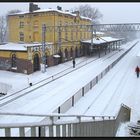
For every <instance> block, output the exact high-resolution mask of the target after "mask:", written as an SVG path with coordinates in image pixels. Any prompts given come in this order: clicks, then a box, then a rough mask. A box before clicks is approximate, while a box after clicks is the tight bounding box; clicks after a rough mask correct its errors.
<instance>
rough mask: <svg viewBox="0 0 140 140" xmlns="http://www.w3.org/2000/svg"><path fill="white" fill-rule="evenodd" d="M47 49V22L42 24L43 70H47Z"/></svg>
mask: <svg viewBox="0 0 140 140" xmlns="http://www.w3.org/2000/svg"><path fill="white" fill-rule="evenodd" d="M45 49H46V24H43V25H42V67H41V68H42V72H43V73H44V72H46V56H45Z"/></svg>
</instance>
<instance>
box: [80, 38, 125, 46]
mask: <svg viewBox="0 0 140 140" xmlns="http://www.w3.org/2000/svg"><path fill="white" fill-rule="evenodd" d="M117 40H123V39H122V38H113V37H100V38H98V39H97V38H93V44H102V43H106V42H112V41H117ZM82 42H84V43H91V40H86V41H82Z"/></svg>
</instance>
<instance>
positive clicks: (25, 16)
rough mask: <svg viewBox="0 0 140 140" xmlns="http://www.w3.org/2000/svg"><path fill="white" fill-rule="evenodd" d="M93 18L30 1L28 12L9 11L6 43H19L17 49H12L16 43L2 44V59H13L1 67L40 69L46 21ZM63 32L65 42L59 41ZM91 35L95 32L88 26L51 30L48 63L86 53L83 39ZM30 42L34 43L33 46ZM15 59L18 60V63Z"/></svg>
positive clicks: (88, 22) (72, 21) (72, 22)
mask: <svg viewBox="0 0 140 140" xmlns="http://www.w3.org/2000/svg"><path fill="white" fill-rule="evenodd" d="M91 22H92V20H91V19H89V18H87V17H82V16H80V15H79V12H78V11H76V12H74V13H70V12H69V11H65V12H64V11H62V8H61V7H59V6H57V10H55V9H44V10H41V9H40V8H39V7H38V6H37V5H35V4H33V3H30V5H29V11H28V12H21V13H15V14H11V15H8V27H9V44H5V46H6V45H8V47H7V48H9V45H10V43H15V46H16V50H14V49H12V47H10V49H4V46H3V45H0V61H1V62H2V61H3V62H2V63H3V64H4V63H5V61H8V62H9V67H8V66H7V67H3V64H1V67H0V69H8V70H13V71H17V72H21V73H28V74H30V73H32V72H34V71H37V70H40V63H41V62H42V59H41V58H42V52H41V43H42V24H46V26H58V25H91ZM60 34H61V46H60V45H59V43H60V38H59V35H60ZM90 38H91V33H90V32H88V31H87V32H85V31H84V29H80V28H77V31H75V32H74V31H72V30H71V31H69V32H68V31H67V30H65V31H64V32H61V33H58V31H47V32H46V44H47V46H46V50H45V55H46V65H47V66H53V65H56V64H58V63H61V62H65V61H67V60H71V59H72V58H73V57H79V56H82V55H83V53H82V52H83V50H82V46H81V44H80V41H81V40H87V39H90ZM27 44H30V45H29V46H30V47H29V46H28V45H27ZM36 44H40V45H36ZM50 44H51V45H50ZM13 45H14V44H13ZM21 46H22V47H21ZM23 46H25V48H26V50H24V51H23V50H20V48H23ZM5 48H6V47H5ZM13 48H14V47H13ZM56 56H57V57H56ZM58 56H60V57H58ZM13 61H15V62H16V63H15V64H14V67H13ZM25 65H26V66H25ZM29 67H30V68H29ZM35 67H37V68H35Z"/></svg>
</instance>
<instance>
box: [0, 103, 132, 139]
mask: <svg viewBox="0 0 140 140" xmlns="http://www.w3.org/2000/svg"><path fill="white" fill-rule="evenodd" d="M130 113H131V109H130V108H129V107H127V106H125V105H123V104H122V105H121V107H120V109H119V111H118V114H117V115H116V116H88V115H67V114H52V115H51V114H50V115H46V114H20V113H0V115H19V116H22V117H24V116H30V117H45V118H47V120H46V121H43V122H33V123H16V124H15V123H10V124H0V136H1V137H2V136H3V137H13V135H12V133H13V132H15V133H14V136H19V137H25V136H28V137H29V136H30V137H79V136H80V137H81V136H82V137H86V136H88V137H90V136H101V137H104V136H109V137H112V136H115V134H116V131H117V129H118V127H119V125H120V123H121V122H126V121H130ZM58 117H60V119H58ZM2 134H3V135H2Z"/></svg>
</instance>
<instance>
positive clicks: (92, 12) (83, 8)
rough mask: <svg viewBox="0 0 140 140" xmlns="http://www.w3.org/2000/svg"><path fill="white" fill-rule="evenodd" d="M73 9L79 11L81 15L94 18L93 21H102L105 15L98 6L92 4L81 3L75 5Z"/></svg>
mask: <svg viewBox="0 0 140 140" xmlns="http://www.w3.org/2000/svg"><path fill="white" fill-rule="evenodd" d="M71 10H72V11H79V12H80V16H85V17H89V18H91V19H92V20H93V23H95V24H97V23H100V21H99V20H100V19H101V18H102V17H103V14H102V13H101V12H100V11H99V9H98V8H95V7H91V6H90V5H88V4H86V5H80V6H79V7H75V8H74V9H71Z"/></svg>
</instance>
